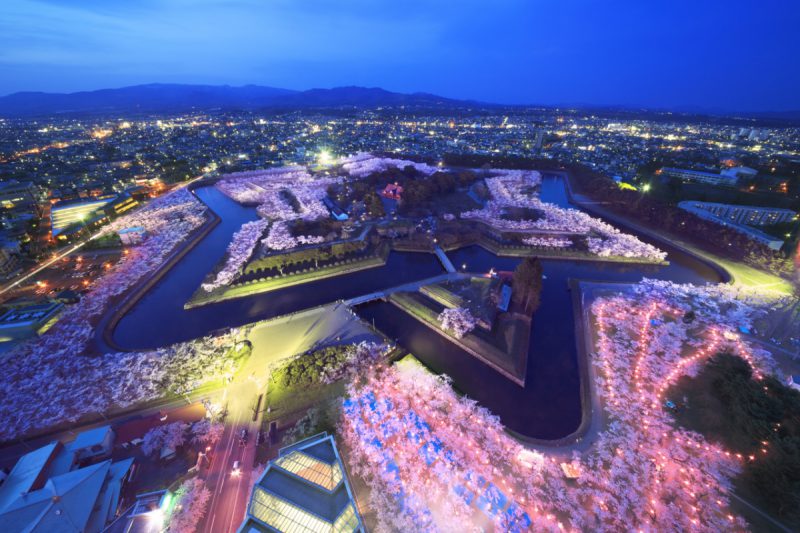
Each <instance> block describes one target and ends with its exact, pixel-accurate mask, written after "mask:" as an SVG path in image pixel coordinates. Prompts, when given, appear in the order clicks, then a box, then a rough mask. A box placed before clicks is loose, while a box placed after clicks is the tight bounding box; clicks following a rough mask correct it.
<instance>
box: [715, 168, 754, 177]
mask: <svg viewBox="0 0 800 533" xmlns="http://www.w3.org/2000/svg"><path fill="white" fill-rule="evenodd" d="M720 174H723V175H725V176H734V177H736V179H737V180H748V179H753V178H755V177H756V176H757V175H758V170H756V169H754V168H750V167H733V168H726V169H724V170H723V171H721V172H720Z"/></svg>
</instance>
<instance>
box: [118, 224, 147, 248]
mask: <svg viewBox="0 0 800 533" xmlns="http://www.w3.org/2000/svg"><path fill="white" fill-rule="evenodd" d="M117 234H118V235H119V240H121V241H122V244H124V245H125V246H134V245H136V244H141V242H142V241H143V240H144V237H145V235H147V232H146V231H145V229H144V228H143V227H141V226H136V227H133V228H125V229H121V230H119V231H118V232H117Z"/></svg>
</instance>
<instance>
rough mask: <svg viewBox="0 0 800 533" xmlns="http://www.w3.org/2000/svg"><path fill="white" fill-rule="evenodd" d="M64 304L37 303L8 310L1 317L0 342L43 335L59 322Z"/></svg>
mask: <svg viewBox="0 0 800 533" xmlns="http://www.w3.org/2000/svg"><path fill="white" fill-rule="evenodd" d="M63 309H64V304H62V303H59V302H45V303H35V304H31V305H25V306H22V307H17V308H15V309H10V310H8V311H7V312H6V313H5V314H3V315H2V316H0V342H8V341H15V340H19V339H24V338H27V337H32V336H34V335H41V334H42V333H44V332H45V331H47V330H48V329H50V327H51V326H52V325H53V324H55V323H56V321H58V317H59V316H60V315H61V311H62V310H63Z"/></svg>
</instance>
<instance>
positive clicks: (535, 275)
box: [513, 257, 543, 312]
mask: <svg viewBox="0 0 800 533" xmlns="http://www.w3.org/2000/svg"><path fill="white" fill-rule="evenodd" d="M542 272H543V271H542V263H541V261H539V258H538V257H526V258H525V259H523V260H522V262H521V263H520V264H519V265H517V268H516V269H514V280H513V285H514V286H513V288H514V298H515V300H516V301H517V302H518V303H521V304H523V305H524V306H525V310H526V311H531V312H535V311H536V310H537V309H538V308H539V304H540V303H541V294H542Z"/></svg>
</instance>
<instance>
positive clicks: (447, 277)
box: [343, 272, 470, 307]
mask: <svg viewBox="0 0 800 533" xmlns="http://www.w3.org/2000/svg"><path fill="white" fill-rule="evenodd" d="M469 277H470V276H469V274H466V273H461V272H448V273H447V274H439V275H438V276H433V277H431V278H426V279H421V280H418V281H412V282H411V283H404V284H402V285H397V286H396V287H390V288H388V289H383V290H380V291H375V292H371V293H369V294H362V295H361V296H356V297H354V298H350V299H349V300H343V302H344V304H345V305H349V306H351V307H353V306H356V305H361V304H365V303H367V302H372V301H375V300H383V299H385V298H387V297H388V296H389V295H390V294H392V293H394V292H412V291H416V290H419V288H420V287H422V286H423V285H430V284H431V283H440V282H442V281H454V280H458V279H466V278H469Z"/></svg>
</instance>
